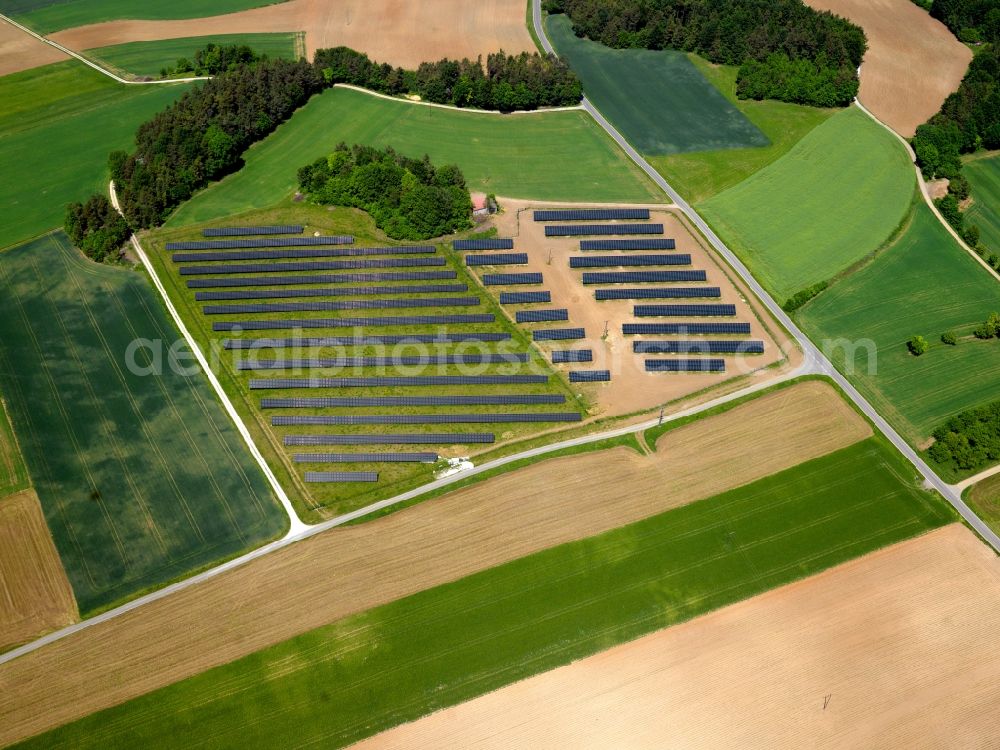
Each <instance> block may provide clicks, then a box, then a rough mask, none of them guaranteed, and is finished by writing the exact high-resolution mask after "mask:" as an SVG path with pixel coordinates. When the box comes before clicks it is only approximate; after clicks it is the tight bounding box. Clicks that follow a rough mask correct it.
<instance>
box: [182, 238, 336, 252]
mask: <svg viewBox="0 0 1000 750" xmlns="http://www.w3.org/2000/svg"><path fill="white" fill-rule="evenodd" d="M353 243H354V238H353V237H349V236H347V235H342V236H339V237H273V238H271V239H266V240H215V241H204V240H195V241H194V242H168V243H167V250H246V249H249V248H253V247H307V246H308V247H311V246H313V245H351V244H353Z"/></svg>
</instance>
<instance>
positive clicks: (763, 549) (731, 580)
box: [23, 438, 954, 749]
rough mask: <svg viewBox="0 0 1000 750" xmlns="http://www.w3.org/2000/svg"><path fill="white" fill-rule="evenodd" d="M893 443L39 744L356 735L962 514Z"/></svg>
mask: <svg viewBox="0 0 1000 750" xmlns="http://www.w3.org/2000/svg"><path fill="white" fill-rule="evenodd" d="M883 446H884V444H883V443H882V442H881V441H880V440H879V439H878V438H872V439H869V440H866V441H863V442H861V443H858V444H856V445H854V446H852V447H849V448H846V449H844V450H841V451H838V452H836V453H833V454H830V455H828V456H825V457H823V458H819V459H816V460H813V461H810V462H808V463H805V464H802V465H800V466H798V467H795V468H793V469H790V470H788V471H785V472H782V473H779V474H776V475H774V476H772V477H769V478H767V479H764V480H761V481H758V482H755V483H753V484H750V485H747V486H745V487H743V488H740V489H738V490H734V491H732V492H728V493H725V494H723V495H719V496H717V497H714V498H711V499H708V500H703V501H700V502H697V503H693V504H691V505H689V506H686V507H682V508H678V509H676V510H672V511H669V512H667V513H664V514H662V515H659V516H655V517H653V518H650V519H647V520H645V521H641V522H639V523H635V524H632V525H629V526H626V527H623V528H620V529H616V530H614V531H611V532H608V533H605V534H602V535H600V536H596V537H593V538H590V539H585V540H583V541H579V542H574V543H570V544H566V545H562V546H560V547H556V548H553V549H550V550H546V551H544V552H541V553H538V554H535V555H531V556H529V557H526V558H522V559H520V560H516V561H514V562H511V563H508V564H506V565H502V566H500V567H497V568H493V569H491V570H486V571H484V572H481V573H478V574H476V575H473V576H470V577H468V578H464V579H461V580H459V581H456V582H455V583H452V584H448V585H445V586H441V587H438V588H434V589H430V590H428V591H424V592H422V593H419V594H416V595H414V596H411V597H408V598H406V599H402V600H399V601H397V602H393V603H391V604H388V605H385V606H382V607H379V608H377V609H374V610H371V611H369V612H366V613H363V614H359V615H356V616H353V617H349V618H346V619H344V620H341V621H339V622H337V623H334V624H332V625H329V626H326V627H323V628H320V629H318V630H315V631H312V632H309V633H306V634H304V635H302V636H299V637H297V638H294V639H292V640H290V641H287V642H285V643H282V644H279V645H277V646H274V647H272V648H269V649H266V650H264V651H261V652H259V653H256V654H253V655H251V656H249V657H247V658H244V659H241V660H239V661H236V662H233V663H231V664H228V665H225V666H222V667H220V668H217V669H214V670H212V671H210V672H206V673H205V674H202V675H199V676H197V677H194V678H192V679H189V680H185V681H183V682H180V683H178V684H176V685H173V686H170V687H168V688H165V689H162V690H159V691H156V692H154V693H151V694H149V695H147V696H143V697H141V698H138V699H136V700H133V701H130V702H128V703H125V704H123V705H121V706H118V707H115V708H112V709H109V710H107V711H103V712H101V713H98V714H94V715H93V716H90V717H88V718H86V719H83V720H81V721H78V722H76V723H74V724H70V725H68V726H66V727H63V728H61V729H59V730H56V731H54V732H51V733H49V734H45V735H42V736H40V737H37V738H35V739H34V740H31V741H29V742H27V743H25V744H24V745H23V747H25V748H35V747H39V748H41V747H45V748H62V747H66V748H68V747H74V748H89V747H93V748H97V747H100V748H102V749H104V748H126V747H135V746H136V745H141V746H143V747H168V746H177V745H178V744H180V745H185V746H187V745H192V744H198V743H201V744H203V745H206V746H211V747H238V746H241V745H245V744H246V743H247V742H252V743H253V744H255V745H256V746H262V747H263V746H267V747H271V746H277V745H282V744H285V743H286V741H287V738H288V737H295V739H296V742H297V743H298V744H300V745H308V744H314V745H316V746H323V747H341V746H344V745H347V744H350V743H351V742H354V741H356V740H359V739H361V738H363V737H365V736H368V735H371V734H374V733H376V732H378V731H380V730H382V729H385V728H388V727H391V726H394V725H397V724H400V723H403V722H405V721H410V720H413V719H416V718H418V717H420V716H422V715H425V714H427V713H430V712H432V711H434V710H437V709H440V708H443V707H446V706H449V705H454V704H457V703H460V702H462V701H464V700H468V699H469V698H472V697H474V696H476V695H481V694H483V693H486V692H488V691H491V690H494V689H496V688H499V687H501V686H503V685H506V684H509V683H511V682H514V681H516V680H520V679H523V678H525V677H528V676H530V675H532V674H537V673H540V672H543V671H546V670H549V669H552V668H554V667H557V666H560V665H563V664H567V663H569V662H571V661H573V660H576V659H580V658H583V657H585V656H588V655H590V654H593V653H596V652H598V651H602V650H604V649H607V648H610V647H611V646H613V645H616V644H618V643H621V642H623V641H627V640H630V639H633V638H637V637H639V636H641V635H643V634H645V633H649V632H652V631H654V630H658V629H661V628H664V627H668V626H670V625H673V624H675V623H678V622H681V621H684V620H688V619H690V618H692V617H695V616H697V615H699V614H701V613H704V612H707V611H710V610H713V609H716V608H718V607H722V606H724V605H726V604H730V603H732V602H735V601H738V600H741V599H745V598H747V597H750V596H754V595H755V594H758V593H760V592H762V591H766V590H768V589H771V588H774V587H776V586H780V585H782V584H785V583H788V582H790V581H794V580H796V579H800V578H803V577H805V576H808V575H811V574H814V573H816V572H818V571H820V570H823V569H825V568H828V567H830V566H833V565H836V564H838V563H841V562H843V561H846V560H849V559H852V558H854V557H857V556H859V555H862V554H865V553H866V552H870V551H872V550H874V549H877V548H879V547H882V546H885V545H888V544H892V543H894V542H897V541H900V540H902V539H906V538H908V537H911V536H915V535H917V534H920V533H923V532H925V531H928V530H930V529H933V528H936V527H938V526H941V525H943V524H946V523H948V522H949V521H951V520H953V518H954V516H953V513H952V511H951V509H950V508H949V507H948V506H947V505H946V504H944V503H943V502H942V501H941V500H940V499H938V498H936V497H932V496H931V495H929V494H927V493H924V492H923V491H921V490H919V489H918V488H917V482H916V478H915V475H914V472H913V469H912V467H910V466H909V465H908V464H906V463H905V462H904V461H903V460H902V459H901V457H899V456H898V454H896V453H895V452H893V451H892V450H891V449H889V448H887V447H883ZM859 518H863V519H864V522H863V523H859V520H858V519H859Z"/></svg>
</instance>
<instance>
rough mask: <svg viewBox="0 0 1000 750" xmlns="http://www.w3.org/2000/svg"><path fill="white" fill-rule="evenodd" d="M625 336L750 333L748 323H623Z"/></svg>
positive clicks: (733, 334) (731, 334)
mask: <svg viewBox="0 0 1000 750" xmlns="http://www.w3.org/2000/svg"><path fill="white" fill-rule="evenodd" d="M622 333H624V334H626V335H636V334H639V335H642V334H648V335H655V334H662V335H666V336H698V335H703V336H710V335H719V334H724V335H729V336H735V335H737V334H741V333H750V324H749V323H623V324H622Z"/></svg>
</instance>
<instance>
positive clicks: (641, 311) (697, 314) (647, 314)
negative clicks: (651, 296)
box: [634, 305, 736, 318]
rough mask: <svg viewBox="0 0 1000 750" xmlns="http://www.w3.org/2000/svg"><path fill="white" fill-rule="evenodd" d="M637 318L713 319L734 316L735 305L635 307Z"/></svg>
mask: <svg viewBox="0 0 1000 750" xmlns="http://www.w3.org/2000/svg"><path fill="white" fill-rule="evenodd" d="M634 312H635V316H636V317H638V318H679V317H693V318H714V317H731V316H733V315H736V305H635V308H634Z"/></svg>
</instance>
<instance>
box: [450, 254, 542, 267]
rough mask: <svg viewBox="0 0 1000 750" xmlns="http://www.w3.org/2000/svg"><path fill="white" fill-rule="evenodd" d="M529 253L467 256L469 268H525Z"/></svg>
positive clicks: (466, 260) (466, 262)
mask: <svg viewBox="0 0 1000 750" xmlns="http://www.w3.org/2000/svg"><path fill="white" fill-rule="evenodd" d="M527 264H528V254H527V253H490V254H489V255H466V256H465V265H467V266H525V265H527Z"/></svg>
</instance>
